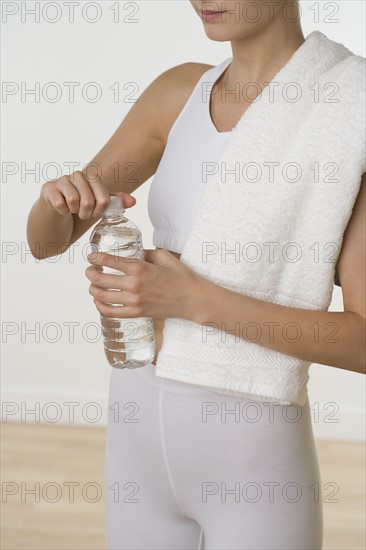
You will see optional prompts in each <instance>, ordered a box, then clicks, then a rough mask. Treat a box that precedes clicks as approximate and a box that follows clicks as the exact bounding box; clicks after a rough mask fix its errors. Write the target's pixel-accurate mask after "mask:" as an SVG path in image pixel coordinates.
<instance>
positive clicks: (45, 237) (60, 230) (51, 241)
mask: <svg viewBox="0 0 366 550" xmlns="http://www.w3.org/2000/svg"><path fill="white" fill-rule="evenodd" d="M73 226H74V220H73V214H71V213H70V214H68V215H66V216H61V214H59V213H58V212H56V210H54V209H52V208H51V207H50V206H48V205H47V204H46V202H45V201H44V200H43V199H42V196H40V197H39V199H38V200H37V201H36V202H35V203H34V205H33V207H32V209H31V210H30V212H29V215H28V221H27V240H28V245H29V248H30V249H31V251H32V254H33V256H34V257H35V258H37V259H39V260H40V259H44V258H46V257H47V256H50V255H51V256H53V255H56V254H60V253H62V252H64V251H65V250H66V249H67V248H68V244H67V243H69V242H70V239H71V235H72V232H73Z"/></svg>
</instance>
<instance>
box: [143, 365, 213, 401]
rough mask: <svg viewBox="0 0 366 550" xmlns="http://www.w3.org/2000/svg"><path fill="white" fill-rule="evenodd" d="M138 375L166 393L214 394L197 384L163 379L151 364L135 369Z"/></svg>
mask: <svg viewBox="0 0 366 550" xmlns="http://www.w3.org/2000/svg"><path fill="white" fill-rule="evenodd" d="M134 370H135V372H136V373H138V375H139V376H141V377H142V378H145V380H148V381H150V382H152V383H153V384H155V385H157V386H161V388H162V389H164V391H171V392H176V393H192V394H204V393H206V394H212V393H213V392H211V391H210V390H208V389H205V388H203V387H202V386H197V385H195V384H187V383H186V382H179V381H178V380H171V379H170V378H162V377H160V376H156V375H155V365H153V363H149V364H148V365H146V367H139V368H137V369H134Z"/></svg>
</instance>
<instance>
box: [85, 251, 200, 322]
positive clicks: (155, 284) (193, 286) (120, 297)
mask: <svg viewBox="0 0 366 550" xmlns="http://www.w3.org/2000/svg"><path fill="white" fill-rule="evenodd" d="M144 256H145V259H144V260H137V259H132V258H123V257H118V256H115V255H111V254H107V253H106V252H100V253H99V252H93V253H91V254H89V255H88V260H89V261H90V262H91V263H92V264H93V265H91V266H89V267H88V268H87V269H86V271H85V274H86V276H87V278H88V279H89V280H90V281H91V285H90V287H89V293H90V294H91V295H92V296H93V298H94V302H95V305H96V307H97V309H98V310H99V312H100V313H101V314H102V315H105V316H106V317H117V318H125V317H128V318H136V317H151V318H155V319H158V318H160V319H167V318H168V317H178V318H181V319H192V318H193V312H194V310H195V309H196V308H197V307H199V303H200V298H201V297H202V295H203V293H204V288H205V287H206V284H208V281H207V280H206V279H203V278H202V277H200V276H199V275H198V274H197V273H195V272H194V271H192V270H191V269H190V268H189V267H187V266H186V265H185V264H184V263H182V262H181V261H180V260H178V259H177V258H176V257H175V256H174V255H173V254H171V253H170V252H169V251H168V250H164V249H159V250H145V249H144ZM102 265H104V266H108V267H110V268H112V269H117V270H119V271H122V272H123V273H125V275H122V276H121V275H112V274H111V275H110V274H106V273H101V272H100V271H97V269H96V266H102ZM108 289H117V290H108ZM110 304H118V305H110ZM119 304H121V305H119Z"/></svg>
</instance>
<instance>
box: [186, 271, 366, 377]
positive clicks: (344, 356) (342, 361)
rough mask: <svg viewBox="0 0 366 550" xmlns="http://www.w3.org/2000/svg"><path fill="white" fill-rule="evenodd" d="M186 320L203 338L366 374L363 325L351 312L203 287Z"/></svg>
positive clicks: (209, 284) (364, 323)
mask: <svg viewBox="0 0 366 550" xmlns="http://www.w3.org/2000/svg"><path fill="white" fill-rule="evenodd" d="M205 287H206V291H205V292H201V293H200V295H199V296H197V300H199V303H198V302H197V300H196V301H195V304H194V307H192V315H191V319H192V320H193V321H195V322H196V323H199V324H202V337H204V338H205V341H207V342H208V343H209V340H210V333H211V334H212V333H213V332H217V331H218V330H222V331H225V332H228V333H231V334H233V335H236V336H237V337H240V338H244V339H245V340H247V341H249V342H255V343H256V344H259V345H261V346H264V347H266V348H269V349H272V350H275V351H278V352H280V353H284V354H286V355H291V356H292V357H297V358H298V359H302V360H304V361H310V362H312V363H320V364H323V365H329V366H333V367H338V368H341V369H344V370H349V371H353V372H359V373H365V328H366V321H365V319H364V318H363V317H362V316H361V315H359V314H358V313H355V312H352V311H345V312H329V311H314V310H306V309H298V308H292V307H288V306H282V305H279V304H273V303H271V302H265V301H262V300H258V299H256V298H252V297H249V296H245V295H242V294H239V293H237V292H233V291H231V290H228V289H226V288H223V287H220V286H218V285H215V284H214V283H211V282H208V281H207V285H205Z"/></svg>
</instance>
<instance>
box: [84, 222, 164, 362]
mask: <svg viewBox="0 0 366 550" xmlns="http://www.w3.org/2000/svg"><path fill="white" fill-rule="evenodd" d="M126 221H129V220H127V219H126ZM126 225H127V224H126ZM90 244H91V249H92V251H93V252H107V253H108V254H111V255H112V256H114V257H115V258H116V261H117V257H118V256H123V257H128V258H130V259H133V258H136V259H143V257H144V256H143V249H142V241H141V233H140V231H139V229H138V228H137V227H136V228H133V227H126V226H121V225H120V226H117V227H116V226H113V225H107V226H105V227H103V226H102V227H98V226H97V227H96V228H95V231H94V233H93V235H92V240H91V243H90ZM97 269H98V270H100V271H102V272H103V273H108V274H112V275H119V276H124V275H125V273H123V271H121V270H119V269H113V268H111V267H108V266H97ZM113 290H116V289H113ZM112 305H115V306H118V307H122V306H121V304H112ZM100 320H101V325H102V333H103V338H104V350H105V354H106V357H107V360H108V362H109V364H110V365H111V366H113V367H116V368H137V367H142V366H146V365H148V364H149V363H150V362H151V361H152V360H153V359H154V355H155V334H154V324H153V320H152V319H151V318H149V317H139V318H130V317H126V318H121V317H105V316H104V315H102V314H100Z"/></svg>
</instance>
